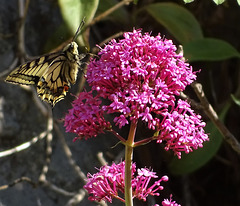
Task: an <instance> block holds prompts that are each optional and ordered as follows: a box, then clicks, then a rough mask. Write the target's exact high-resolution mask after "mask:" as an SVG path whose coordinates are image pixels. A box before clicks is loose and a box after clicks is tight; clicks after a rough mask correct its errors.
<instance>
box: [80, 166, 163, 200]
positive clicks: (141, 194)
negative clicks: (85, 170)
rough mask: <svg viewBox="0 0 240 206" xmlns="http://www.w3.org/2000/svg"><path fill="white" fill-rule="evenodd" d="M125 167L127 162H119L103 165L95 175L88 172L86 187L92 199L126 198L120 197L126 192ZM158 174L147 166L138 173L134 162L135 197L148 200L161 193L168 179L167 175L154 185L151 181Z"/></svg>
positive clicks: (133, 182)
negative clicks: (150, 196)
mask: <svg viewBox="0 0 240 206" xmlns="http://www.w3.org/2000/svg"><path fill="white" fill-rule="evenodd" d="M124 169H125V162H121V163H119V164H115V163H113V164H112V165H111V166H103V167H101V168H100V169H99V172H97V173H96V174H94V175H91V174H88V176H87V177H88V179H87V184H86V185H85V186H84V188H85V189H86V190H87V191H88V193H89V194H90V195H91V196H90V197H89V199H90V200H92V201H101V200H104V201H108V202H112V198H117V199H120V200H121V201H123V202H124V200H123V199H122V198H121V197H120V196H121V195H122V194H123V193H124V186H125V182H124ZM156 178H158V176H157V175H156V173H155V172H152V171H150V170H149V169H147V168H142V169H138V171H137V174H136V165H135V164H134V163H133V164H132V191H133V198H138V199H140V200H144V201H146V197H147V196H148V195H152V196H155V195H157V196H158V195H159V192H158V191H159V190H163V186H161V185H160V183H161V182H162V181H168V177H167V176H163V177H162V178H161V179H159V180H157V181H155V182H154V183H153V184H152V185H151V184H150V181H151V180H152V179H156Z"/></svg>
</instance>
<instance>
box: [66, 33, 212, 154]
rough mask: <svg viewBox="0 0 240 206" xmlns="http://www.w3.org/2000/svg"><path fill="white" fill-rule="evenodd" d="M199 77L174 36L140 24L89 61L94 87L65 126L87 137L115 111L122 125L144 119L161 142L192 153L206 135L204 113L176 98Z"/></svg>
mask: <svg viewBox="0 0 240 206" xmlns="http://www.w3.org/2000/svg"><path fill="white" fill-rule="evenodd" d="M195 79H196V74H195V72H193V71H192V67H191V66H190V65H189V64H188V63H186V62H185V60H184V58H183V56H182V54H181V53H180V54H177V53H176V46H175V45H173V43H172V41H171V40H167V39H163V38H161V36H160V35H157V36H156V37H154V36H151V35H150V34H149V33H145V34H142V33H141V30H133V32H126V33H125V34H124V38H123V39H121V40H119V41H116V40H115V39H113V40H112V41H111V42H110V43H109V44H107V45H106V46H105V47H104V48H101V50H100V52H99V59H92V60H91V61H90V63H89V66H88V70H87V74H86V80H87V82H88V83H89V85H90V86H91V88H92V90H91V92H90V93H86V92H84V94H80V96H79V99H78V100H75V102H74V103H73V109H72V110H70V111H69V115H67V116H66V121H65V126H66V127H67V131H71V132H75V133H77V134H78V136H79V137H80V138H82V137H85V138H89V137H91V136H96V135H97V134H98V133H102V132H103V131H104V130H106V129H109V128H110V123H109V122H108V121H106V120H105V119H104V116H103V115H104V113H107V114H114V116H115V118H114V123H115V125H117V126H119V128H121V127H123V126H125V125H127V124H129V122H132V121H133V122H137V121H143V122H145V123H146V124H147V126H148V128H149V129H152V130H154V131H156V132H158V133H159V135H158V136H156V137H155V139H157V142H158V143H161V142H166V147H165V149H166V150H169V149H171V150H173V151H174V153H175V154H176V155H178V157H179V158H180V157H181V152H183V151H184V152H186V153H189V152H191V151H192V150H193V149H197V148H198V147H202V143H203V142H204V141H206V140H208V136H207V135H206V134H205V133H204V130H203V127H204V126H205V123H204V122H202V120H201V116H200V115H196V114H195V113H194V111H193V110H192V109H191V108H190V105H189V104H188V103H187V102H186V101H182V100H179V101H178V102H177V100H176V95H179V93H180V92H181V91H183V90H184V89H185V88H186V86H187V85H189V84H191V83H192V82H193V81H194V80H195ZM92 93H94V94H96V95H95V97H92ZM87 98H89V100H88V99H87ZM102 100H103V101H102ZM102 102H104V104H101V103H102ZM176 102H177V103H176ZM91 110H92V111H91ZM78 118H79V120H78Z"/></svg>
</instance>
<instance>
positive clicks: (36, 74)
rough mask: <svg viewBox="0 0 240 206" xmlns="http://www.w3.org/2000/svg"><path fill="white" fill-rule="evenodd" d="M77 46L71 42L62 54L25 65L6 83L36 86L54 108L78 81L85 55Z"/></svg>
mask: <svg viewBox="0 0 240 206" xmlns="http://www.w3.org/2000/svg"><path fill="white" fill-rule="evenodd" d="M77 47H78V46H77V44H76V43H75V42H71V43H70V44H68V45H67V46H66V47H65V48H64V49H63V51H62V52H59V53H53V54H48V55H45V56H42V57H39V58H37V59H35V60H33V61H31V62H28V63H25V64H23V65H21V66H19V67H18V68H16V69H15V70H14V71H13V72H11V73H10V74H9V76H8V77H7V78H6V81H8V82H11V83H17V84H26V85H29V84H35V85H37V93H38V95H39V97H40V98H41V99H42V100H44V101H46V102H48V103H50V104H52V105H53V106H54V105H55V104H56V103H57V102H58V101H60V100H62V99H63V98H64V97H65V96H66V92H67V91H68V89H69V87H70V86H71V85H70V83H71V84H74V83H75V82H76V79H77V73H78V70H79V69H80V66H81V61H80V60H81V59H82V58H84V57H85V55H84V54H81V55H79V54H78V50H77Z"/></svg>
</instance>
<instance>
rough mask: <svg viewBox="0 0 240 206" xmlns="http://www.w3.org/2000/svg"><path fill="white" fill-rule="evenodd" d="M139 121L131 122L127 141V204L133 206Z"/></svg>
mask: <svg viewBox="0 0 240 206" xmlns="http://www.w3.org/2000/svg"><path fill="white" fill-rule="evenodd" d="M136 128H137V122H131V126H130V131H129V134H128V139H127V141H126V143H125V205H126V206H133V199H132V157H133V147H134V137H135V133H136Z"/></svg>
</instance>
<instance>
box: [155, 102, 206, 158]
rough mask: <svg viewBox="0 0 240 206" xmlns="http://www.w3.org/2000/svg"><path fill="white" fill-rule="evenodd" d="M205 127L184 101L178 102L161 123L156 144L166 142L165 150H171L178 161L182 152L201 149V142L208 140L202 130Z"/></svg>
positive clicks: (198, 116)
mask: <svg viewBox="0 0 240 206" xmlns="http://www.w3.org/2000/svg"><path fill="white" fill-rule="evenodd" d="M205 125H206V123H205V122H202V121H201V116H200V115H196V114H195V113H194V111H193V110H192V109H191V108H190V105H189V104H188V103H187V102H186V101H183V100H178V102H177V106H176V107H173V108H172V110H171V111H170V112H169V113H168V114H167V115H166V116H165V118H164V119H163V120H162V121H161V124H160V132H159V133H160V134H159V135H158V136H157V142H158V143H162V142H163V141H164V142H166V147H165V149H166V150H169V149H171V150H173V151H174V153H175V154H176V155H177V156H178V158H179V159H180V158H181V152H182V151H184V152H185V153H189V152H191V151H193V149H197V148H198V147H203V142H204V141H207V140H208V135H207V134H205V132H204V130H203V127H205Z"/></svg>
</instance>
